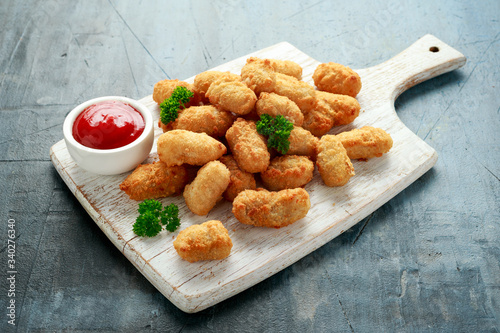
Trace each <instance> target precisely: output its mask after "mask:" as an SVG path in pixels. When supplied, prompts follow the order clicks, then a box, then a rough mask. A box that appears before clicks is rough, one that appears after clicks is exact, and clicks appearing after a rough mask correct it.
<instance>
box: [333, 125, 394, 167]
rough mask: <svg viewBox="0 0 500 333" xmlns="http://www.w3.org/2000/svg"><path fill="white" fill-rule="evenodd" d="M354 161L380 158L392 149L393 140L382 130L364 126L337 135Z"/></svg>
mask: <svg viewBox="0 0 500 333" xmlns="http://www.w3.org/2000/svg"><path fill="white" fill-rule="evenodd" d="M336 137H337V139H339V140H340V142H341V143H342V145H343V146H344V148H345V149H346V151H347V155H348V156H349V158H350V159H352V160H357V159H369V158H372V157H380V156H382V154H385V153H387V152H388V151H389V150H390V149H391V148H392V138H391V136H390V135H389V133H387V132H386V131H384V130H383V129H381V128H374V127H371V126H364V127H361V128H359V129H353V130H351V131H348V132H343V133H339V134H337V135H336Z"/></svg>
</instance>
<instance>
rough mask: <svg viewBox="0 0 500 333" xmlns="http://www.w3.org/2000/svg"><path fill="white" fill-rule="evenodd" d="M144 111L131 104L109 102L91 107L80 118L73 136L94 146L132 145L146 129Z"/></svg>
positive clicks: (114, 146) (99, 147)
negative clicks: (142, 112)
mask: <svg viewBox="0 0 500 333" xmlns="http://www.w3.org/2000/svg"><path fill="white" fill-rule="evenodd" d="M144 127H145V123H144V118H143V117H142V114H141V113H140V112H139V111H137V110H136V109H135V108H134V107H132V106H131V105H129V104H125V103H123V102H119V101H106V102H101V103H97V104H94V105H91V106H89V107H88V108H86V109H85V110H83V111H82V113H80V114H79V115H78V117H76V119H75V122H74V124H73V137H74V138H75V140H76V141H78V142H79V143H81V144H82V145H84V146H86V147H89V148H94V149H113V148H119V147H123V146H126V145H128V144H129V143H131V142H133V141H134V140H136V139H137V138H138V137H139V136H140V135H141V134H142V132H143V131H144Z"/></svg>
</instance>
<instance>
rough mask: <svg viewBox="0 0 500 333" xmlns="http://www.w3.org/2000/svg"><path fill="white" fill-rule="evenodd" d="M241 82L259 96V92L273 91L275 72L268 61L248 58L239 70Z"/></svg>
mask: <svg viewBox="0 0 500 333" xmlns="http://www.w3.org/2000/svg"><path fill="white" fill-rule="evenodd" d="M241 80H242V81H243V82H244V83H245V84H246V85H247V86H248V87H249V88H250V89H252V90H253V91H254V92H255V94H256V95H257V96H259V94H260V93H261V92H271V91H272V90H273V89H274V86H275V84H276V72H275V71H274V69H273V67H272V66H271V62H270V61H269V60H262V59H259V58H255V57H250V58H248V59H247V62H246V64H245V65H244V66H243V67H242V68H241Z"/></svg>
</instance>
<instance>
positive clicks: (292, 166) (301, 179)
mask: <svg viewBox="0 0 500 333" xmlns="http://www.w3.org/2000/svg"><path fill="white" fill-rule="evenodd" d="M313 171H314V163H313V162H312V161H311V160H310V159H309V158H308V157H306V156H297V155H284V156H279V157H276V158H274V159H273V160H272V161H271V163H270V164H269V167H268V168H267V170H266V171H264V172H261V173H260V176H261V179H262V182H263V183H264V185H265V187H266V188H267V189H268V190H270V191H280V190H284V189H287V188H296V187H303V186H305V185H306V184H307V183H309V182H310V181H311V179H312V178H313Z"/></svg>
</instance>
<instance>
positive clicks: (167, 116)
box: [160, 86, 194, 125]
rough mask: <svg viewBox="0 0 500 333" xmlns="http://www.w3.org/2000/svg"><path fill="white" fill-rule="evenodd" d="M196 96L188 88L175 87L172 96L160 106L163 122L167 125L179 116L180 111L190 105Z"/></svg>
mask: <svg viewBox="0 0 500 333" xmlns="http://www.w3.org/2000/svg"><path fill="white" fill-rule="evenodd" d="M193 96H194V94H193V92H192V91H190V90H189V89H188V88H186V87H182V86H177V87H175V89H174V91H173V92H172V95H170V97H169V98H167V99H166V100H164V101H163V102H162V103H161V104H160V119H161V122H162V123H164V124H165V125H167V124H168V123H170V122H172V121H175V119H177V117H178V116H179V109H180V108H181V107H184V104H185V103H188V102H189V100H190V99H191V97H193Z"/></svg>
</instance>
